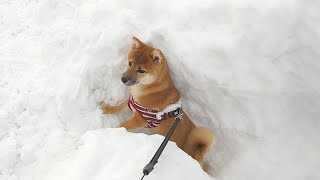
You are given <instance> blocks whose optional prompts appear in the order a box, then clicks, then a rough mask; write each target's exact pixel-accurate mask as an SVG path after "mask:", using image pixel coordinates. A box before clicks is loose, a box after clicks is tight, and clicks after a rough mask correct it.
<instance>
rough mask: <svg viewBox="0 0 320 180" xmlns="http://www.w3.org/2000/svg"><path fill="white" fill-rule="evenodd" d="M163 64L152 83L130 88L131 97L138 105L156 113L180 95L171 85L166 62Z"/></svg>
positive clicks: (175, 100)
mask: <svg viewBox="0 0 320 180" xmlns="http://www.w3.org/2000/svg"><path fill="white" fill-rule="evenodd" d="M164 63H165V64H163V67H162V69H161V72H160V73H159V74H160V75H159V77H158V78H157V79H156V80H155V81H154V82H153V83H151V84H148V85H143V84H137V85H134V86H132V87H130V91H131V95H132V96H133V98H135V99H136V100H137V102H139V104H141V105H143V106H145V107H148V108H153V109H156V110H158V111H161V110H163V109H164V108H165V107H167V106H168V105H170V104H173V103H175V102H177V101H178V100H179V99H180V93H179V92H178V90H177V89H176V88H175V86H174V85H173V83H172V80H171V77H170V73H169V68H168V66H167V63H166V61H164Z"/></svg>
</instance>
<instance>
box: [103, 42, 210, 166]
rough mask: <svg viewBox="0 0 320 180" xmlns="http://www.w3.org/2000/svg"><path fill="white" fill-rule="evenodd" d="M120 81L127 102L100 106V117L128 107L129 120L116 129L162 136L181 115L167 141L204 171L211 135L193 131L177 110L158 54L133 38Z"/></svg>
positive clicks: (177, 96) (176, 99)
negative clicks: (127, 90)
mask: <svg viewBox="0 0 320 180" xmlns="http://www.w3.org/2000/svg"><path fill="white" fill-rule="evenodd" d="M121 80H122V82H123V83H124V84H125V85H127V86H129V88H130V92H131V97H130V98H129V101H125V102H123V103H121V104H119V105H116V106H111V105H109V104H105V103H102V104H101V107H100V108H101V110H102V111H103V113H105V114H113V113H117V112H119V111H121V110H122V109H124V108H125V107H127V106H128V107H129V108H130V109H131V111H132V116H131V117H130V118H129V119H128V120H127V121H124V122H123V123H121V124H120V127H124V128H126V129H127V130H132V129H137V128H150V131H151V132H152V133H156V134H161V135H163V136H165V135H166V134H167V133H168V131H169V129H170V128H171V126H172V125H173V123H174V120H175V115H177V114H180V113H182V114H183V115H182V117H183V120H182V121H181V122H179V124H178V126H177V128H176V130H175V132H174V133H173V135H172V137H171V139H170V140H171V141H174V142H175V143H176V144H177V146H178V147H179V148H181V149H182V150H183V151H185V152H186V153H188V154H189V155H190V156H191V157H192V158H194V159H195V160H197V161H198V162H199V164H200V165H201V166H202V168H203V169H204V170H205V171H206V169H207V165H206V163H205V162H204V156H205V155H206V153H207V152H208V150H209V148H210V147H211V146H212V145H213V143H214V135H213V133H212V132H211V130H209V129H208V128H202V127H197V126H196V125H195V124H194V123H193V122H192V121H191V120H190V119H189V117H188V116H187V115H186V113H185V112H184V111H183V110H182V109H181V103H180V101H179V99H180V93H179V91H178V90H177V89H176V87H175V86H174V85H173V83H172V80H171V77H170V74H169V69H168V64H167V61H166V58H165V56H164V55H163V54H162V52H161V51H160V50H159V49H155V48H153V47H151V46H148V45H146V44H144V43H143V42H141V41H140V40H139V39H137V38H136V37H133V38H132V45H131V50H130V52H129V54H128V65H127V69H126V71H125V72H124V73H123V76H122V77H121ZM168 107H169V108H168Z"/></svg>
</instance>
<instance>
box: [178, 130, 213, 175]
mask: <svg viewBox="0 0 320 180" xmlns="http://www.w3.org/2000/svg"><path fill="white" fill-rule="evenodd" d="M214 139H215V138H214V134H213V133H212V131H211V130H209V129H208V128H202V127H196V128H194V129H192V130H191V132H190V134H189V135H188V137H187V140H186V143H185V147H184V149H185V150H186V152H187V153H188V154H189V155H190V156H192V157H193V158H194V159H195V160H197V161H198V162H199V164H200V165H201V167H202V168H203V170H204V171H207V170H208V165H207V164H206V163H205V162H204V157H205V155H206V154H207V153H208V151H209V149H210V147H211V146H212V145H213V144H214Z"/></svg>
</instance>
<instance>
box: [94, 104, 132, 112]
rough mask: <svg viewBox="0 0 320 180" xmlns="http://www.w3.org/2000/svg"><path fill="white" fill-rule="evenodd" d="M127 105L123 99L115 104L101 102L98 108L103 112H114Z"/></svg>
mask: <svg viewBox="0 0 320 180" xmlns="http://www.w3.org/2000/svg"><path fill="white" fill-rule="evenodd" d="M127 106H128V104H127V101H124V102H122V103H120V104H118V105H116V106H111V105H109V104H106V103H104V102H103V103H101V105H100V109H101V110H102V112H103V114H115V113H118V112H120V111H121V110H123V109H124V108H125V107H127Z"/></svg>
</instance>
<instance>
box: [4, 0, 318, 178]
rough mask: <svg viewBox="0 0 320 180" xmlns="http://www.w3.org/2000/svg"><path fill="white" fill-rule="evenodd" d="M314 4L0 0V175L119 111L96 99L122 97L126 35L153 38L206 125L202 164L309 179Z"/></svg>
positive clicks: (222, 174)
mask: <svg viewBox="0 0 320 180" xmlns="http://www.w3.org/2000/svg"><path fill="white" fill-rule="evenodd" d="M319 6H320V5H319V1H315V0H305V1H298V0H297V1H291V0H290V1H289V0H288V1H287V0H284V1H256V0H240V1H236V2H235V1H228V0H227V1H223V2H222V1H215V0H200V1H199V0H192V1H187V2H185V1H183V2H182V1H167V0H165V1H147V0H143V1H118V0H117V1H116V0H111V1H102V0H80V1H78V0H65V1H55V0H44V1H29V0H19V1H18V0H16V1H14V0H13V1H1V2H0V42H1V43H0V75H1V78H0V107H1V108H0V139H1V141H0V152H1V153H0V177H4V178H12V179H15V178H20V179H23V172H24V169H28V168H29V167H33V164H34V163H38V162H39V161H41V159H48V158H50V156H51V154H56V153H62V154H63V153H64V152H69V151H70V152H73V151H71V150H72V148H74V147H75V146H76V145H77V142H76V140H75V139H77V137H79V136H81V134H82V133H84V132H86V131H88V130H94V129H99V128H102V127H104V128H106V127H115V126H117V124H118V121H121V120H124V119H125V118H127V117H128V114H125V113H124V114H120V115H119V116H102V115H101V114H100V111H99V110H98V109H97V104H98V102H99V101H101V100H104V101H106V102H109V103H118V102H120V101H121V100H125V99H126V98H127V97H128V92H127V90H126V87H125V86H123V85H122V84H121V82H120V78H119V77H120V76H121V73H122V70H123V68H124V66H125V64H126V62H125V59H126V54H127V52H128V49H129V48H130V47H129V46H130V43H129V39H130V37H131V36H132V35H135V36H137V37H139V38H140V39H141V40H143V41H147V42H150V43H152V44H153V45H154V46H155V47H158V48H160V49H162V50H163V52H164V54H165V55H166V56H167V59H168V61H169V63H170V68H171V72H172V76H173V79H174V81H175V83H176V85H177V87H178V88H179V89H180V91H181V93H182V102H183V106H184V108H185V110H186V112H188V114H189V116H190V117H191V118H192V119H193V120H194V121H195V122H196V123H197V124H198V125H204V126H209V127H211V128H212V129H213V130H215V132H216V134H217V140H218V141H217V145H216V146H215V147H214V149H213V150H212V151H211V152H210V154H209V157H208V160H209V161H210V164H211V166H213V168H214V171H213V170H212V171H211V174H213V175H214V176H217V177H218V178H219V179H236V178H237V179H308V178H309V179H319V176H320V175H319V172H318V169H319V168H320V159H319V158H318V155H317V154H318V152H319V151H320V141H319V140H318V137H319V133H320V127H319V126H320V125H319V120H318V119H319V118H318V117H319V116H320V110H319V109H320V104H319V102H320V101H319V99H320V95H319V89H320V88H319V84H320V83H319V79H318V77H319V72H320V70H319V69H320V66H319V63H318V59H319V56H320V51H319V50H318V47H319V46H320V44H319V42H320V40H319V34H320V32H319V29H320V27H319V26H320V24H319V22H318V20H319V18H320V17H319V13H318V12H319ZM89 133H90V132H89ZM56 134H61V135H59V136H56ZM66 137H67V138H66ZM97 138H98V139H99V137H98V136H97ZM102 139H103V138H102ZM52 144H54V145H52ZM64 144H70V147H69V146H65V145H64ZM102 146H103V144H102ZM69 148H71V150H70V149H69ZM51 151H53V153H52V152H51ZM74 157H75V158H77V157H79V158H81V157H80V156H74ZM93 158H94V157H93ZM52 159H53V160H55V159H54V157H52ZM68 163H71V162H69V161H68V162H66V166H68ZM55 165H56V164H55ZM180 168H181V169H183V167H182V166H181V167H180ZM195 171H197V170H195ZM197 172H198V171H197ZM34 173H35V174H34V175H35V176H37V177H43V176H45V173H46V172H38V171H37V172H34ZM38 173H39V174H38ZM41 173H43V174H41ZM51 173H54V172H51ZM198 173H201V172H198ZM41 175H43V176H41Z"/></svg>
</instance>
